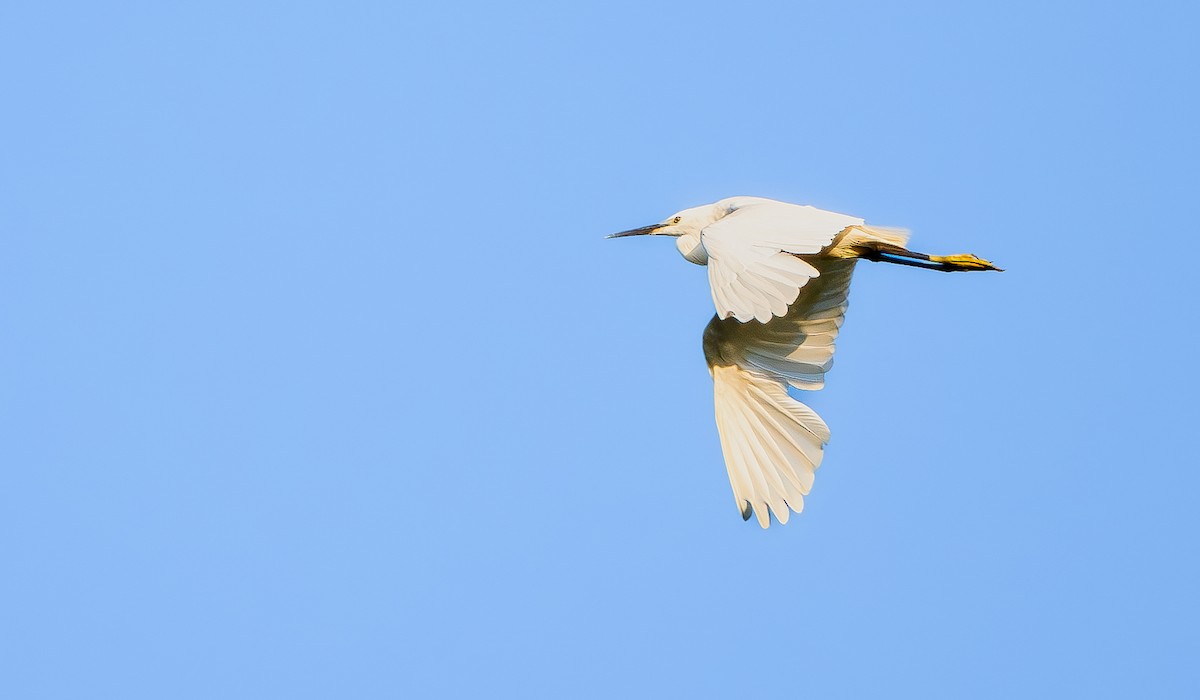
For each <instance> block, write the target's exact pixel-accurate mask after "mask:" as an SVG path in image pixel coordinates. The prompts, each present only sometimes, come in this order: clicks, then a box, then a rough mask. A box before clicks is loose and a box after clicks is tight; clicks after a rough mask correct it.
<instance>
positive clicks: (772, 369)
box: [611, 197, 997, 528]
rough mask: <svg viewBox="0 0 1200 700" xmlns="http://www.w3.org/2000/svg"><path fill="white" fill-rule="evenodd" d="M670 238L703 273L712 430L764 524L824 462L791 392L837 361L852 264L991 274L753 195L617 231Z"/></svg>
mask: <svg viewBox="0 0 1200 700" xmlns="http://www.w3.org/2000/svg"><path fill="white" fill-rule="evenodd" d="M633 235H665V236H673V237H675V238H676V239H677V241H676V244H677V246H678V248H679V251H680V253H681V254H682V255H683V256H684V257H685V258H686V259H687V260H688V261H690V262H693V263H696V264H698V265H707V266H708V279H709V285H710V287H711V289H712V297H713V304H714V305H715V306H716V310H717V314H716V316H714V317H713V319H712V321H710V322H709V324H708V326H707V327H706V328H705V330H704V356H705V359H706V360H707V361H708V367H709V371H710V372H711V373H712V377H713V387H714V403H715V409H716V419H717V431H718V433H719V434H720V437H721V449H722V452H723V453H724V456H725V466H726V469H727V470H728V472H729V482H730V484H731V485H732V487H733V497H734V500H735V502H736V503H737V506H738V510H739V511H740V512H741V514H742V517H743V518H745V519H749V517H750V515H751V514H754V515H756V516H757V518H758V522H759V524H760V525H762V526H763V527H764V528H766V527H768V526H769V525H770V522H771V513H774V514H775V517H776V518H778V519H779V521H780V522H781V523H786V522H787V521H788V517H789V509H790V510H793V511H795V512H797V513H799V512H800V511H801V509H803V507H804V497H805V496H807V495H808V493H809V490H810V489H811V488H812V484H813V476H814V473H815V472H816V470H817V467H819V466H820V465H821V459H822V457H823V456H824V447H825V444H826V443H827V442H829V428H828V427H827V426H826V425H825V422H824V421H823V420H821V417H820V416H818V415H817V414H816V413H815V412H814V411H813V410H812V409H810V408H809V407H808V406H805V405H804V404H803V403H801V402H800V401H797V400H796V399H794V398H792V397H791V396H790V395H789V394H788V392H787V388H788V387H789V386H791V387H795V388H797V389H810V390H811V389H820V388H821V387H823V386H824V384H825V373H826V372H827V371H829V368H830V365H831V364H832V363H833V352H834V341H836V339H837V335H838V330H839V329H840V328H841V326H842V322H843V320H844V318H845V313H846V306H847V303H848V301H847V299H848V295H849V292H850V277H851V275H852V273H853V272H854V266H855V263H856V262H857V260H858V259H860V258H867V259H870V260H875V261H885V262H896V263H900V264H905V265H913V266H918V267H926V268H931V269H937V270H943V271H948V272H949V271H966V270H995V269H997V268H995V267H994V266H993V265H992V264H991V263H989V262H987V261H986V260H982V259H980V258H976V257H975V256H973V255H954V256H945V257H937V256H929V255H924V254H922V253H914V252H912V251H909V250H906V249H905V248H904V247H903V246H904V245H905V243H906V242H907V240H908V234H907V232H905V231H902V230H899V229H886V228H879V227H873V226H867V225H866V224H865V222H864V221H863V220H862V219H859V218H857V217H853V216H846V215H844V214H835V213H833V212H828V211H822V210H820V209H816V208H813V207H810V206H800V205H795V204H787V203H784V202H777V201H774V200H770V199H763V198H760V197H731V198H729V199H723V200H721V201H719V202H717V203H715V204H710V205H705V206H701V207H695V208H692V209H686V210H684V211H681V212H679V213H678V214H675V215H674V216H671V217H668V218H667V219H666V220H665V221H663V222H662V223H660V224H655V225H652V226H645V227H642V228H639V229H633V230H630V231H625V232H623V233H618V234H614V235H613V236H611V237H623V236H633Z"/></svg>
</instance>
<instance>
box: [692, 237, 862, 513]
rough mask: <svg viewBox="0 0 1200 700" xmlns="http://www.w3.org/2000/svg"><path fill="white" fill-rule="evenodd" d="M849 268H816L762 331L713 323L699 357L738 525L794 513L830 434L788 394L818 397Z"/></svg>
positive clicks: (845, 264) (847, 263)
mask: <svg viewBox="0 0 1200 700" xmlns="http://www.w3.org/2000/svg"><path fill="white" fill-rule="evenodd" d="M854 263H855V261H854V260H825V261H822V262H821V263H820V270H819V272H820V275H819V276H817V277H816V279H814V281H813V282H812V283H811V284H809V285H808V286H806V287H805V288H804V290H803V292H801V293H800V294H799V298H798V299H797V300H796V302H795V303H794V304H793V305H792V306H791V308H790V309H789V310H788V313H787V314H786V315H785V316H783V317H781V318H775V319H773V320H771V321H769V322H768V323H764V324H758V323H739V322H737V321H735V320H733V319H721V318H713V320H712V321H711V322H709V324H708V327H707V328H706V329H705V331H704V355H705V358H706V359H707V360H708V365H709V369H710V371H711V372H712V375H713V385H714V390H713V394H714V405H715V409H716V418H717V432H718V433H719V434H720V436H721V449H722V452H723V453H724V455H725V467H726V469H727V470H728V472H729V482H730V485H731V486H732V487H733V497H734V500H735V501H736V503H737V506H738V509H739V510H740V511H741V513H742V517H743V518H746V519H749V517H750V515H751V514H752V513H753V514H755V515H757V517H758V522H759V524H760V525H762V526H763V527H764V528H766V527H768V526H769V525H770V523H771V516H770V513H771V512H774V513H775V517H776V518H778V520H779V522H781V523H786V522H787V521H788V509H789V507H790V509H791V510H794V511H796V512H797V513H799V512H800V511H801V510H802V509H803V508H804V496H806V495H808V493H809V490H810V489H811V488H812V484H813V478H814V474H815V472H816V470H817V468H818V467H819V466H820V465H821V459H822V457H823V456H824V446H825V443H827V442H828V441H829V428H828V427H827V426H826V425H825V422H824V421H822V420H821V417H820V416H818V415H817V414H816V413H815V412H814V411H813V410H812V409H811V408H809V407H808V406H805V405H804V404H803V403H801V402H799V401H797V400H796V399H794V398H792V397H791V396H790V395H788V393H787V386H788V385H789V384H790V385H792V386H795V387H798V388H804V389H819V388H821V386H822V385H823V383H824V378H825V372H826V371H828V370H829V367H830V365H831V364H832V362H833V350H834V341H835V340H836V339H837V335H838V330H839V329H840V328H841V325H842V321H843V318H844V316H845V312H846V305H847V295H848V293H849V289H850V276H851V274H852V273H853V271H854Z"/></svg>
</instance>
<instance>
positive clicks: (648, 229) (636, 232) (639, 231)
mask: <svg viewBox="0 0 1200 700" xmlns="http://www.w3.org/2000/svg"><path fill="white" fill-rule="evenodd" d="M663 226H666V224H652V225H650V226H643V227H641V228H631V229H629V230H628V231H622V232H620V233H614V234H612V235H611V236H605V238H624V237H626V236H645V235H648V234H651V233H654V232H655V231H657V230H658V229H660V228H662V227H663Z"/></svg>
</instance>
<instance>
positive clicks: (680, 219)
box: [671, 216, 683, 224]
mask: <svg viewBox="0 0 1200 700" xmlns="http://www.w3.org/2000/svg"><path fill="white" fill-rule="evenodd" d="M680 221H683V217H682V216H677V217H675V218H674V219H673V220H672V221H671V223H673V224H677V223H679V222H680Z"/></svg>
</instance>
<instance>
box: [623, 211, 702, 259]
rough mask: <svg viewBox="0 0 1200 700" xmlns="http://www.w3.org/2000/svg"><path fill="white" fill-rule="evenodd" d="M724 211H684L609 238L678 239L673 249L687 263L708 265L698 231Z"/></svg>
mask: <svg viewBox="0 0 1200 700" xmlns="http://www.w3.org/2000/svg"><path fill="white" fill-rule="evenodd" d="M725 211H726V210H725V209H723V208H721V207H718V206H716V205H712V204H705V205H704V206H700V207H692V208H691V209H684V210H683V211H681V212H678V213H676V214H672V215H671V216H668V217H667V218H665V219H663V220H662V221H660V222H659V223H657V224H650V225H649V226H642V227H640V228H633V229H629V230H628V231H622V232H620V233H614V234H612V235H611V236H609V238H625V237H626V236H670V237H671V238H675V239H678V240H676V241H675V247H677V248H678V249H679V252H680V253H681V254H682V255H683V257H685V258H687V260H688V261H689V262H694V263H696V264H697V265H705V264H707V263H708V254H707V253H706V252H705V251H704V247H703V246H702V245H700V231H701V230H702V229H704V227H706V226H708V225H710V224H712V223H713V222H714V221H716V220H717V219H719V218H721V216H722V215H723V214H724V213H725Z"/></svg>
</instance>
